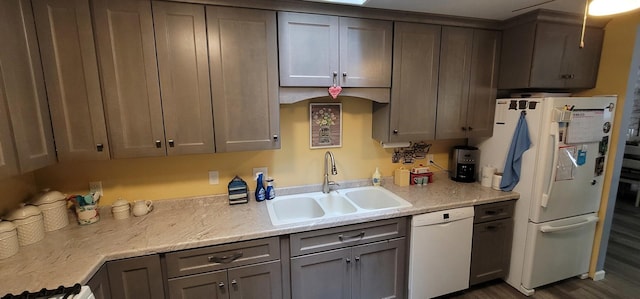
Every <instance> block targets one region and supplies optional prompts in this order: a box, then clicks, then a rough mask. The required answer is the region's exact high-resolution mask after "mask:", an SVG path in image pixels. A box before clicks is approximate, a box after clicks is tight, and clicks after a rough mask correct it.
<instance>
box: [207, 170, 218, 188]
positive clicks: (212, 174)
mask: <svg viewBox="0 0 640 299" xmlns="http://www.w3.org/2000/svg"><path fill="white" fill-rule="evenodd" d="M219 177H220V174H219V173H218V171H217V170H211V171H209V185H217V184H220V180H219Z"/></svg>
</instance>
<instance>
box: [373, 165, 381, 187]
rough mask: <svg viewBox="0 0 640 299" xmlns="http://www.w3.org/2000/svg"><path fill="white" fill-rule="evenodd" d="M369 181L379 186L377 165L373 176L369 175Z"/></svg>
mask: <svg viewBox="0 0 640 299" xmlns="http://www.w3.org/2000/svg"><path fill="white" fill-rule="evenodd" d="M371 181H372V182H373V185H374V186H380V171H379V170H378V167H376V172H374V173H373V177H371Z"/></svg>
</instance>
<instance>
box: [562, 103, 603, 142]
mask: <svg viewBox="0 0 640 299" xmlns="http://www.w3.org/2000/svg"><path fill="white" fill-rule="evenodd" d="M603 124H604V110H576V111H573V119H572V120H571V122H570V123H569V124H568V127H567V139H566V143H588V142H598V141H600V140H601V139H602V135H603V133H602V125H603Z"/></svg>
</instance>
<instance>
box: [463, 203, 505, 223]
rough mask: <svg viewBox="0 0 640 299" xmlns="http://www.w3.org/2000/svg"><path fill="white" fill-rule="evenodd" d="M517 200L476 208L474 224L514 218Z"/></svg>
mask: <svg viewBox="0 0 640 299" xmlns="http://www.w3.org/2000/svg"><path fill="white" fill-rule="evenodd" d="M514 205H515V200H510V201H504V202H496V203H490V204H484V205H479V206H475V207H474V213H475V215H474V217H473V223H481V222H487V221H493V220H497V219H503V218H509V217H513V206H514Z"/></svg>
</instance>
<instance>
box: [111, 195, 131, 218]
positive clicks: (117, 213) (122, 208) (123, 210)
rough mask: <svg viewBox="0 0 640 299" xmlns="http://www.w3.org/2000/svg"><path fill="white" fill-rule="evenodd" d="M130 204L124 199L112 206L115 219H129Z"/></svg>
mask: <svg viewBox="0 0 640 299" xmlns="http://www.w3.org/2000/svg"><path fill="white" fill-rule="evenodd" d="M130 210H131V208H130V206H129V202H128V201H126V200H124V199H118V200H116V201H115V202H114V203H113V204H112V205H111V213H112V214H113V218H114V219H127V218H129V216H130V214H131V212H130Z"/></svg>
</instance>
